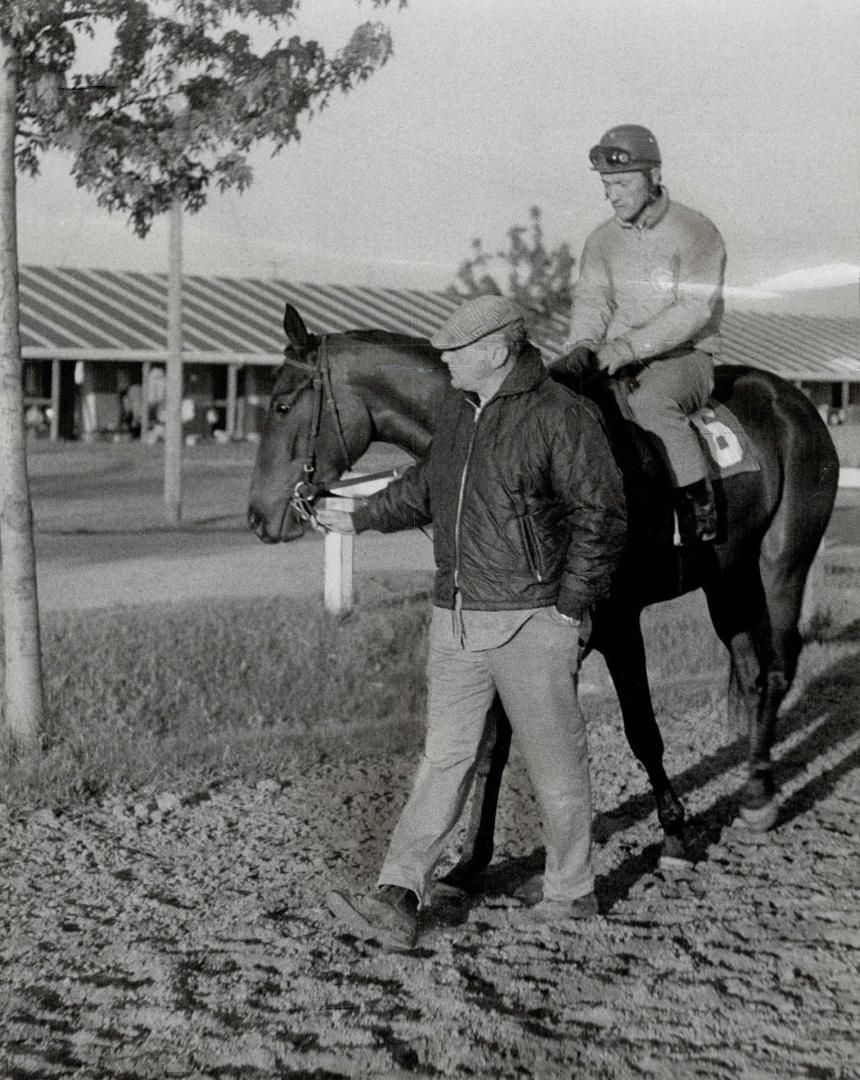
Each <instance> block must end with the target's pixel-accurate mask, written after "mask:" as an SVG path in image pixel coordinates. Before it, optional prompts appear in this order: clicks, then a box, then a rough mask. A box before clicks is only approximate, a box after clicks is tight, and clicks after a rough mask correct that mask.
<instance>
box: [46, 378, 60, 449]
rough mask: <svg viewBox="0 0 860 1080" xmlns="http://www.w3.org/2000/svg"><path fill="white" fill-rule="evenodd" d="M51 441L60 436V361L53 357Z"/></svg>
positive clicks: (55, 440)
mask: <svg viewBox="0 0 860 1080" xmlns="http://www.w3.org/2000/svg"><path fill="white" fill-rule="evenodd" d="M49 437H50V440H51V442H57V440H58V439H59V437H60V361H59V360H57V358H56V357H55V358H54V359H53V360H52V361H51V428H50V434H49Z"/></svg>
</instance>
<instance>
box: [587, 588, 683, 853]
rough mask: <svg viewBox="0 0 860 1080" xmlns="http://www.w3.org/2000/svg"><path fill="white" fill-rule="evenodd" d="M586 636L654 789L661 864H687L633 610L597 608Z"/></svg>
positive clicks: (678, 805) (680, 812)
mask: <svg viewBox="0 0 860 1080" xmlns="http://www.w3.org/2000/svg"><path fill="white" fill-rule="evenodd" d="M591 640H592V645H593V646H594V648H595V649H597V650H598V651H599V652H601V653H602V654H603V657H604V659H605V660H606V665H607V667H608V668H609V674H610V675H611V676H612V682H613V683H614V685H615V690H616V693H617V694H618V701H619V704H620V705H621V714H622V716H623V718H624V734H625V735H626V736H627V742H628V743H629V744H630V749H631V750H632V751H633V753H634V754H635V755H636V757H637V758H638V760H639V761H640V762H641V763H642V765H643V766H644V768H645V772H646V773H647V774H648V780H649V781H650V783H651V788H652V790H653V792H654V800H655V802H656V804H657V818H658V820H659V822H660V826H661V828H662V829H663V853H662V855H661V856H660V866H661V867H662V868H663V869H672V868H673V867H674V868H677V867H679V866H686V865H688V864H689V863H690V862H691V858H690V855H689V853H688V851H687V846H686V839H685V819H684V807H683V805H682V803H681V800H680V799H679V798H678V796H677V795H676V794H675V790H674V788H673V787H672V784H671V783H670V781H669V777H668V776H667V775H666V770H665V768H664V767H663V737H662V735H661V734H660V728H659V727H658V725H657V718H656V717H655V715H654V707H653V705H652V703H651V690H650V687H649V686H648V671H647V667H646V664H645V643H644V641H643V640H642V629H641V627H640V625H639V613H638V611H636V612H633V611H629V610H624V609H622V610H619V609H618V608H612V609H611V610H610V609H608V608H601V609H599V610H598V612H596V613H595V620H594V633H593V635H592V639H591Z"/></svg>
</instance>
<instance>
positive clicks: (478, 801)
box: [441, 694, 511, 892]
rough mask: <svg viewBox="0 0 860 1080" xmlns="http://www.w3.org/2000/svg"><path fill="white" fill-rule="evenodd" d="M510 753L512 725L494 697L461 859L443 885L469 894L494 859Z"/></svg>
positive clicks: (443, 881) (488, 717)
mask: <svg viewBox="0 0 860 1080" xmlns="http://www.w3.org/2000/svg"><path fill="white" fill-rule="evenodd" d="M510 751H511V725H510V722H509V721H508V717H507V714H506V713H505V710H504V708H503V707H502V703H501V700H500V699H499V696H498V694H497V695H496V697H495V698H494V699H493V704H492V705H491V706H490V710H489V712H488V713H487V727H486V729H485V732H484V739H483V743H482V747H481V751H480V754H481V757H480V760H479V763H478V768H477V771H476V775H475V784H474V790H473V794H472V803H471V809H470V811H469V820H468V822H467V823H466V835H465V837H464V839H463V845H462V848H461V851H460V858H459V859H458V861H457V863H456V865H455V866H453V867H452V868H451V869H450V870H449V871H448V873H447V874H446V875H445V876H444V877H443V878H442V879H441V881H442V884H444V885H450V886H453V887H454V888H455V889H459V890H462V891H464V892H470V891H471V890H472V887H473V885H474V882H475V879H476V878H477V877H478V875H479V874H480V873H481V872H482V871H484V870H486V868H487V867H488V866H489V865H490V862H491V861H492V858H493V836H494V833H495V828H496V810H497V808H498V805H499V789H500V788H501V784H502V773H503V772H504V771H505V765H506V764H507V762H508V756H509V754H510Z"/></svg>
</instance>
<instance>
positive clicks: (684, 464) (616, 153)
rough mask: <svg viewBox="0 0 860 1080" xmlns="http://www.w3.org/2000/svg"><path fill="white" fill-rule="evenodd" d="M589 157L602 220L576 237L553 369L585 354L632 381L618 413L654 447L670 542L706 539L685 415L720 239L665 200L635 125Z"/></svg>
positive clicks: (704, 373) (701, 376)
mask: <svg viewBox="0 0 860 1080" xmlns="http://www.w3.org/2000/svg"><path fill="white" fill-rule="evenodd" d="M589 158H590V160H591V166H592V169H593V170H594V171H595V172H597V173H599V174H600V179H601V181H602V183H603V190H604V193H605V196H606V198H607V199H608V200H609V202H610V204H611V205H612V209H613V211H614V216H613V217H612V218H610V219H609V220H608V221H606V222H604V223H603V224H602V225H599V226H598V227H597V228H596V229H595V230H594V231H593V232H592V233H591V235H590V236H589V237H588V239H587V240H586V242H585V247H584V249H583V252H582V259H581V261H580V273H579V279H578V281H577V282H576V284H575V286H574V288H573V306H572V311H571V318H570V329H569V333H568V340H567V345H566V348H565V354H564V355H563V356H562V357H561V359H560V360H559V361H557V362H556V364H554V365H553V373H554V375H555V377H556V378H561V380H562V381H564V376H565V374H566V373H568V372H570V373H574V372H577V371H578V370H580V369H581V368H582V366H583V365H584V364H587V363H589V362H590V360H591V355H592V354H594V353H596V355H597V364H598V366H599V367H600V368H601V369H602V370H604V371H606V372H608V373H609V374H610V375H619V376H626V375H630V376H632V377H634V378H635V387H634V389H633V390H632V392H631V393H630V395H629V404H630V409H631V411H632V413H633V417H634V419H635V420H636V422H637V423H638V424H639V425H640V426H641V427H642V428H644V429H645V430H646V431H649V432H651V433H652V434H653V435H655V436H656V437H657V439H658V440H659V441H660V443H661V444H662V447H663V449H664V451H665V458H666V461H667V463H668V466H669V469H670V472H671V475H672V480H673V485H674V487H675V510H676V513H677V517H678V531H679V535H680V543H682V544H689V543H696V542H706V541H712V540H714V539H716V536H717V516H716V509H715V506H714V497H713V491H712V489H711V484H710V481H709V479H708V473H707V465H706V463H705V458H704V455H703V453H702V449H701V447H700V445H699V441H698V437H697V435H696V433H695V431H694V430H693V428H692V426H691V424H690V421H689V416H690V414H691V413H693V412H695V411H696V410H697V409H699V408H701V407H702V406H703V405H705V404H706V403H707V400H708V398H709V396H710V393H711V391H712V389H713V384H714V357H715V355H717V354H718V353H719V349H720V335H719V328H720V320H721V318H722V313H723V279H724V275H725V265H726V252H725V247H724V245H723V240H722V237H721V236H720V234H719V232H718V230H717V228H716V226H715V225H714V224H713V223H712V222H710V221H709V220H708V219H707V218H706V217H705V216H704V215H702V214H700V213H698V212H697V211H696V210H691V209H690V208H689V207H687V206H683V205H682V204H681V203H677V202H673V201H672V200H670V198H669V195H668V193H667V191H666V188H665V187H664V186H663V183H662V176H661V165H662V160H661V156H660V149H659V147H658V145H657V140H656V139H655V138H654V136H653V135H652V133H651V132H650V131H649V130H648V129H647V128H644V127H641V126H639V125H637V124H621V125H619V126H618V127H614V128H612V129H610V130H609V131H607V132H606V134H605V135H604V136H603V137H602V138H601V140H600V142H599V143H598V144H597V145H596V146H594V147H592V149H591V152H590V154H589Z"/></svg>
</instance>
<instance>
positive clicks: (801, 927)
mask: <svg viewBox="0 0 860 1080" xmlns="http://www.w3.org/2000/svg"><path fill="white" fill-rule="evenodd" d="M856 660H857V646H856V642H854V643H852V644H847V645H845V646H843V647H840V649H839V650H837V653H836V654H834V653H833V652H832V650H831V652H830V653H829V654H828V657H827V659H826V660H825V659H824V658H823V654H822V656H821V657H819V658H818V660H816V657H815V655H814V650H813V655H812V656H810V658H809V663H810V664H812V666H813V670H812V671H807V685H808V690H807V693H806V694H805V695H804V697H803V699H802V700H801V701H795V702H794V703H793V704H790V705H789V708H788V709H787V711H786V713H785V716H784V717H783V720H782V725H781V730H782V739H781V741H780V743H779V746H778V756H779V760H780V774H781V778H782V785H783V787H782V798H783V812H782V821H781V824H780V827H779V828H778V830H776V831H774V832H772V833H770V834H768V835H766V836H764V837H759V836H755V835H752V834H750V833H749V832H747V831H746V830H744V829H742V828H739V827H736V826H735V825H734V824H733V819H734V793H735V791H736V789H737V785H738V783H739V782H740V778H741V776H742V765H741V763H740V762H741V757H742V746H741V743H740V742H735V741H732V740H731V739H730V738H728V737H727V736H726V735H725V734H724V733H723V731H722V728H721V724H720V722H718V721H717V720H716V719H715V715H714V706H713V703H712V699H710V698H707V695H706V696H705V698H701V697H700V698H696V697H695V695H693V696H691V697H690V698H689V700H686V701H684V702H683V703H682V702H680V701H679V700H678V696H677V693H675V694H673V697H672V699H671V700H670V699H666V698H661V699H660V700H658V707H659V711H660V721H661V726H662V727H663V729H664V732H665V735H666V741H667V745H668V747H669V748H670V762H671V769H672V772H673V774H674V775H675V776H676V777H677V780H678V783H679V786H680V790H681V792H682V793H683V796H684V798H685V802H686V804H687V807H688V810H689V811H690V812H691V813H692V815H693V835H694V841H695V846H696V849H697V852H698V854H699V856H700V859H701V861H700V862H699V864H698V868H697V869H696V870H695V871H693V872H688V873H685V874H681V875H675V876H666V875H664V874H662V873H660V872H659V871H657V870H656V857H657V848H656V840H657V834H656V826H655V820H654V815H653V813H652V812H651V808H650V802H649V800H648V799H647V797H646V795H645V786H644V783H643V779H642V776H641V774H640V772H639V771H638V770H636V769H635V768H634V767H633V766H632V764H631V759H630V756H629V751H628V750H627V749H626V746H625V745H623V742H622V739H621V736H620V733H619V730H618V725H617V724H615V723H609V722H606V723H603V724H600V723H598V724H594V725H592V728H591V731H590V739H591V750H592V758H593V771H594V782H595V790H596V792H597V801H598V806H597V809H598V817H597V834H598V838H599V843H598V851H597V861H598V872H599V875H600V876H599V879H598V891H599V896H600V900H601V905H602V909H603V914H602V915H601V916H600V917H599V918H597V919H595V920H594V921H593V922H589V923H576V924H570V925H560V926H558V927H557V928H552V929H544V930H541V931H537V932H535V931H524V930H522V929H516V928H512V927H511V925H510V919H511V917H512V913H514V912H515V909H516V904H515V902H514V901H512V900H510V899H509V898H508V895H507V894H508V892H509V891H510V889H511V888H512V886H513V885H515V884H516V883H517V882H518V881H519V880H521V879H522V878H523V877H524V875H526V874H527V873H528V872H529V871H530V870H531V869H532V868H533V867H534V866H536V865H537V861H536V858H535V855H534V851H535V847H536V844H537V843H538V832H537V820H536V816H535V811H534V806H533V802H532V799H531V796H530V794H529V789H528V784H527V782H526V779H525V777H524V774H523V770H522V767H521V765H520V764H519V763H518V762H516V761H515V762H514V764H513V767H512V768H510V769H509V770H508V779H507V782H506V786H505V789H504V791H503V794H502V814H501V820H500V824H499V829H498V834H497V835H498V842H499V848H498V852H497V859H496V863H495V865H494V868H493V869H492V871H491V873H490V874H489V875H488V879H487V882H486V883H485V892H484V894H483V895H482V896H481V897H480V899H478V900H477V901H476V902H475V904H474V906H473V907H472V909H471V911H470V912H469V914H468V919H467V921H466V922H465V923H464V924H463V925H457V926H451V925H444V924H440V922H439V919H438V917H436V918H434V917H433V915H432V913H431V915H430V916H429V917H428V918H427V919H426V920H425V927H424V933H423V937H422V940H421V942H420V944H419V947H418V949H417V950H415V951H413V952H412V953H403V954H399V953H390V952H384V951H382V950H381V949H379V948H377V947H376V946H374V945H372V944H368V943H365V944H360V943H357V942H356V941H355V940H354V939H353V938H352V937H351V936H350V935H349V934H347V933H345V932H343V931H341V930H339V929H338V928H337V927H336V926H334V925H333V924H332V922H331V920H330V919H329V917H328V916H327V915H326V913H325V911H324V909H323V907H322V904H321V901H322V897H323V895H324V893H325V890H326V889H327V888H330V887H336V886H341V887H342V886H346V887H352V886H355V885H358V886H363V887H366V886H368V885H369V884H370V883H371V881H372V879H373V875H374V873H375V871H376V869H377V867H378V864H379V861H380V857H381V854H382V849H383V844H384V839H385V837H386V836H387V835H388V833H389V830H390V828H391V826H392V823H393V821H394V818H395V816H396V814H397V811H398V808H399V806H400V804H401V802H402V800H403V798H404V797H405V793H406V791H407V788H408V784H409V780H410V777H411V772H412V768H413V765H414V755H413V754H389V755H387V756H381V757H374V758H364V759H357V760H356V759H353V760H345V759H344V757H345V756H346V755H342V754H341V753H337V754H335V753H333V754H332V758H331V759H329V760H326V759H323V760H317V761H315V762H313V763H310V764H308V765H306V766H304V767H301V768H298V767H292V768H286V769H282V770H280V771H279V770H278V769H277V767H276V766H275V765H274V764H273V775H272V779H271V780H267V781H263V782H261V783H260V784H258V785H257V786H256V787H255V788H249V787H247V786H245V785H242V784H240V783H232V782H231V783H228V784H226V785H224V786H221V787H220V788H215V789H213V788H209V789H205V790H198V791H183V792H176V793H173V792H152V793H150V796H147V797H146V798H140V797H139V798H138V801H137V802H136V803H133V804H132V803H125V802H121V801H111V802H107V803H106V804H104V805H103V806H100V807H91V808H88V809H86V810H81V811H77V812H74V813H70V814H68V815H66V816H54V815H53V814H51V813H49V812H47V811H42V812H40V813H38V814H36V816H35V817H32V818H30V819H29V820H27V821H12V822H10V823H8V825H7V826H6V827H5V842H4V845H3V856H2V862H3V865H2V867H0V873H2V879H0V880H2V881H3V883H4V884H3V892H4V893H5V896H4V898H3V903H2V913H0V920H2V924H3V925H2V931H3V933H2V944H0V966H2V970H3V976H2V981H3V986H4V990H5V995H4V996H5V1000H6V1008H5V1013H4V1015H3V1016H2V1031H3V1034H2V1043H0V1046H1V1047H2V1049H1V1050H0V1054H5V1058H4V1057H2V1056H0V1061H2V1063H3V1064H2V1075H3V1076H4V1077H9V1078H24V1077H28V1078H36V1077H38V1078H40V1080H42V1078H49V1077H72V1076H74V1077H88V1078H93V1080H96V1078H98V1080H102V1078H113V1077H115V1078H117V1080H120V1078H125V1080H131V1078H152V1080H160V1078H164V1077H170V1076H173V1077H218V1078H228V1077H230V1078H233V1077H248V1078H253V1077H260V1078H270V1077H302V1078H305V1077H308V1078H312V1077H318V1078H333V1077H352V1076H373V1077H404V1076H407V1075H409V1076H413V1075H414V1076H475V1077H482V1078H483V1077H516V1076H523V1077H538V1078H544V1077H560V1078H567V1077H573V1076H576V1077H587V1078H589V1080H590V1078H593V1077H611V1078H628V1077H631V1078H633V1077H659V1078H663V1077H667V1078H668V1077H672V1078H675V1077H678V1078H685V1080H686V1078H688V1077H701V1078H706V1077H707V1078H720V1080H723V1078H725V1080H729V1078H732V1080H735V1078H738V1077H740V1078H749V1080H753V1078H755V1080H764V1078H771V1077H772V1078H774V1080H789V1078H794V1077H809V1078H815V1080H830V1078H832V1080H848V1078H849V1077H856V1076H857V1075H858V1068H857V1066H858V1054H857V1034H856V1033H857V1031H858V1028H860V980H858V960H860V903H858V901H860V874H858V864H857V841H856V837H857V834H858V826H860V784H858V775H860V770H858V763H860V735H858V731H857V724H856V701H857V697H858V691H860V672H858V665H857V663H856ZM816 663H820V670H817V669H815V664H816Z"/></svg>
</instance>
